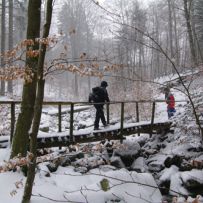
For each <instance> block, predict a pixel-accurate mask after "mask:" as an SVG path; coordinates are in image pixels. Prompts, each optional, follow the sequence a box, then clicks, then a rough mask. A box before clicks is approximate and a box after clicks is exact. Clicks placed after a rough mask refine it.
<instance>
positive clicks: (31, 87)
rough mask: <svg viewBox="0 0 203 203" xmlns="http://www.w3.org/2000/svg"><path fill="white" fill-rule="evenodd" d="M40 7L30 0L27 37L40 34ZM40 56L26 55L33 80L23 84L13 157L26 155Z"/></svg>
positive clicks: (33, 37) (34, 47) (27, 65)
mask: <svg viewBox="0 0 203 203" xmlns="http://www.w3.org/2000/svg"><path fill="white" fill-rule="evenodd" d="M40 8H41V0H29V4H28V26H27V39H33V40H34V39H35V38H39V36H40V19H41V16H40V13H41V12H40ZM30 48H32V49H33V50H38V49H39V45H38V43H35V44H34V45H33V46H27V49H30ZM37 63H38V57H35V58H34V57H29V56H26V67H29V68H31V69H32V72H33V74H34V75H33V77H32V82H26V81H25V83H24V86H23V94H22V103H21V112H20V114H19V116H18V120H17V123H16V130H15V133H14V138H13V143H12V151H11V157H14V156H16V155H18V154H21V155H22V156H26V153H27V147H28V140H29V130H30V127H31V124H32V119H33V113H34V102H35V97H36V78H37V77H36V75H37V74H36V70H37Z"/></svg>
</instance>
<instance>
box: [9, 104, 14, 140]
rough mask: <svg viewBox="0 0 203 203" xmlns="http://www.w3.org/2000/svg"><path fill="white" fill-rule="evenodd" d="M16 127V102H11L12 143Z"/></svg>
mask: <svg viewBox="0 0 203 203" xmlns="http://www.w3.org/2000/svg"><path fill="white" fill-rule="evenodd" d="M14 129H15V102H11V135H10V143H12V140H13V134H14Z"/></svg>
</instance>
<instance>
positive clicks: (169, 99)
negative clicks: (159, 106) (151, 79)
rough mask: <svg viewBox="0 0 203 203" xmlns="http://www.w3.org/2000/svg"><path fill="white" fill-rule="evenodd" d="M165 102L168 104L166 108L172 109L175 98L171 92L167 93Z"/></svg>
mask: <svg viewBox="0 0 203 203" xmlns="http://www.w3.org/2000/svg"><path fill="white" fill-rule="evenodd" d="M166 103H167V104H168V106H167V108H168V109H174V108H175V98H174V96H173V94H171V93H169V94H168V97H167V100H166Z"/></svg>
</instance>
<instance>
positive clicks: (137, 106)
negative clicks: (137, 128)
mask: <svg viewBox="0 0 203 203" xmlns="http://www.w3.org/2000/svg"><path fill="white" fill-rule="evenodd" d="M136 122H137V123H138V122H140V115H139V103H138V102H136ZM138 136H140V132H138Z"/></svg>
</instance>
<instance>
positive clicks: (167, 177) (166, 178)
mask: <svg viewBox="0 0 203 203" xmlns="http://www.w3.org/2000/svg"><path fill="white" fill-rule="evenodd" d="M178 170H179V169H178V167H177V166H174V165H173V166H171V167H170V168H165V169H164V170H163V171H162V175H161V177H160V178H159V181H160V183H159V187H160V191H161V193H162V194H163V195H168V194H169V189H170V183H171V176H173V175H174V174H176V173H177V172H178Z"/></svg>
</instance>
